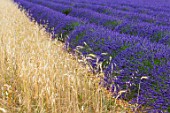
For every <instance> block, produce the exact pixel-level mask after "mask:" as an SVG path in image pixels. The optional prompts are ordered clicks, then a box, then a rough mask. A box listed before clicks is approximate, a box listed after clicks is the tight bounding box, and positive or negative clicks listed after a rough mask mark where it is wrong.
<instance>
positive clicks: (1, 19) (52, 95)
mask: <svg viewBox="0 0 170 113" xmlns="http://www.w3.org/2000/svg"><path fill="white" fill-rule="evenodd" d="M82 62H83V63H82ZM84 64H87V63H86V61H85V60H83V59H81V60H80V59H77V58H76V57H75V56H72V55H71V54H69V53H68V52H67V51H65V50H64V44H62V43H61V42H58V41H57V40H51V39H50V34H48V33H46V32H45V30H44V28H42V27H41V26H39V25H37V24H36V23H35V22H31V21H30V20H29V18H28V17H27V16H26V14H25V13H24V12H23V11H22V12H21V11H20V10H19V9H18V8H17V5H16V4H14V3H13V2H12V1H10V0H0V112H2V113H129V112H131V111H130V109H131V107H132V105H131V106H130V105H128V104H127V103H126V102H124V101H119V100H115V99H113V98H112V97H111V95H110V94H109V93H108V92H107V91H106V90H105V89H103V88H102V87H101V86H99V85H98V84H99V82H100V77H99V76H101V77H102V76H103V75H102V74H92V73H91V71H90V67H89V66H88V65H84Z"/></svg>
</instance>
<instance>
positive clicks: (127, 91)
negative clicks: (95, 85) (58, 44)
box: [14, 0, 170, 113]
mask: <svg viewBox="0 0 170 113" xmlns="http://www.w3.org/2000/svg"><path fill="white" fill-rule="evenodd" d="M14 2H15V3H17V4H18V7H19V8H20V9H21V10H23V9H24V10H26V11H27V13H28V15H29V17H30V19H31V20H33V21H36V22H37V23H38V24H41V25H43V26H44V27H45V29H46V31H48V32H49V33H51V34H52V38H57V37H59V38H58V40H60V41H62V42H63V43H65V46H66V48H67V49H68V50H69V51H70V52H72V53H73V54H74V53H75V51H79V54H82V55H83V56H85V57H87V58H88V61H89V62H90V64H91V65H92V67H93V71H94V72H104V74H105V76H104V78H103V80H101V82H100V85H101V86H103V87H105V88H106V89H107V90H109V91H110V92H112V94H113V97H115V98H120V99H124V100H126V101H128V102H129V103H133V104H137V105H138V107H139V108H140V107H142V108H145V112H150V113H162V112H163V113H168V112H170V90H169V89H170V1H168V0H141V1H139V0H123V1H119V0H48V1H47V0H14Z"/></svg>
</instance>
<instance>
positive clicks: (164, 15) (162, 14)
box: [50, 0, 170, 21]
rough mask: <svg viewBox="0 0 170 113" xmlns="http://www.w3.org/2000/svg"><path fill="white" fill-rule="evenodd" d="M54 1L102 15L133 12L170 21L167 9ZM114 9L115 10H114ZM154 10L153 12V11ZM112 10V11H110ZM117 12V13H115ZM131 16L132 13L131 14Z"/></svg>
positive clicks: (122, 4)
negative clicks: (96, 10) (94, 10)
mask: <svg viewBox="0 0 170 113" xmlns="http://www.w3.org/2000/svg"><path fill="white" fill-rule="evenodd" d="M50 1H53V2H55V3H61V4H65V5H71V6H77V7H83V8H84V7H88V8H91V9H93V7H91V6H94V9H96V7H97V8H98V11H101V13H112V12H111V11H113V12H116V11H118V12H117V13H119V12H120V13H125V14H126V13H128V12H133V13H135V14H136V15H138V14H139V15H143V16H144V17H149V18H152V19H160V21H161V20H162V19H163V20H166V21H170V20H169V18H168V17H170V14H169V12H170V10H168V9H167V10H166V9H162V8H161V9H158V8H156V9H155V8H154V9H152V8H146V7H141V6H139V7H138V6H137V5H130V4H124V3H119V4H108V5H101V4H100V3H98V1H97V3H98V4H97V3H96V4H92V3H89V2H84V1H83V2H80V1H79V2H71V1H63V0H50ZM112 9H114V10H112ZM151 9H152V10H151ZM110 10H111V11H110ZM115 10H116V11H115ZM130 14H131V13H130Z"/></svg>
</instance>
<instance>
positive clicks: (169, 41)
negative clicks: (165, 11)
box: [29, 0, 170, 45]
mask: <svg viewBox="0 0 170 113" xmlns="http://www.w3.org/2000/svg"><path fill="white" fill-rule="evenodd" d="M29 1H31V2H33V3H37V4H41V5H43V6H46V7H49V8H51V9H53V10H55V11H60V12H62V13H63V14H66V15H69V16H73V17H76V18H80V19H81V20H83V21H84V20H86V21H88V22H90V23H95V24H96V25H102V26H104V27H106V28H108V29H111V30H114V31H116V32H119V33H123V34H129V35H134V36H140V37H147V38H149V39H150V40H151V41H152V42H159V43H162V44H165V45H170V28H169V27H164V26H155V25H149V24H147V23H145V22H141V23H134V22H131V21H128V20H124V21H121V19H119V18H115V17H112V16H108V15H104V14H100V13H97V12H95V11H92V10H89V9H83V8H78V9H77V8H73V7H71V6H65V5H62V4H57V3H56V4H54V3H52V2H49V1H48V2H47V1H44V0H34V1H32V0H29Z"/></svg>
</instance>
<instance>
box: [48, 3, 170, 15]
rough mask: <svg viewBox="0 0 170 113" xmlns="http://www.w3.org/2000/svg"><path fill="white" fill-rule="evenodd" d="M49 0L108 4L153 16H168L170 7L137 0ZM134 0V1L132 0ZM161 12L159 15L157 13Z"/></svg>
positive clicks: (115, 7)
mask: <svg viewBox="0 0 170 113" xmlns="http://www.w3.org/2000/svg"><path fill="white" fill-rule="evenodd" d="M51 1H55V2H60V3H64V4H70V3H71V4H76V3H80V4H81V3H82V4H84V5H89V4H91V5H100V6H107V7H108V6H109V7H112V8H114V9H119V10H124V11H133V12H138V13H139V12H140V13H144V14H148V15H155V17H157V16H160V17H161V16H162V17H167V15H169V17H170V14H169V12H170V7H166V8H164V7H160V8H158V7H155V6H152V7H148V6H144V4H143V5H141V4H139V1H138V4H137V3H136V4H131V3H132V1H130V2H129V3H128V2H125V1H123V0H122V1H120V0H119V1H110V2H105V1H91V0H83V1H82V0H75V1H74V0H70V1H67V2H68V3H67V2H66V1H65V0H51ZM133 2H134V1H133ZM159 14H161V15H159Z"/></svg>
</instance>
